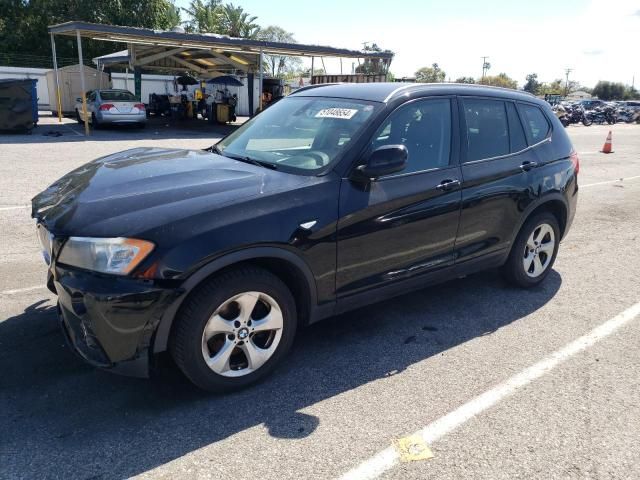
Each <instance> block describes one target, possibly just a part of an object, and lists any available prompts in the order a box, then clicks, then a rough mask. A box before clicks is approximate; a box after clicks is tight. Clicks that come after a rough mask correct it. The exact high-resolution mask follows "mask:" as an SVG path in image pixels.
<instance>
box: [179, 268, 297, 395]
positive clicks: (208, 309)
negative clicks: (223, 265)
mask: <svg viewBox="0 0 640 480" xmlns="http://www.w3.org/2000/svg"><path fill="white" fill-rule="evenodd" d="M296 324H297V319H296V304H295V301H294V299H293V296H292V295H291V292H290V291H289V289H288V288H287V286H286V285H285V284H284V283H283V282H282V280H280V279H279V278H278V277H276V276H275V275H273V274H272V273H270V272H268V271H266V270H263V269H260V268H255V267H242V268H238V269H234V270H230V271H227V272H225V273H223V274H221V275H219V276H217V277H214V278H212V279H211V280H208V281H207V282H206V283H205V284H203V285H202V286H200V287H199V288H198V289H197V290H196V291H195V292H194V293H193V294H192V295H191V297H190V298H189V299H187V300H186V304H185V305H184V306H183V307H182V308H181V310H180V313H179V315H178V317H177V318H176V324H175V326H174V329H173V331H172V337H171V339H170V343H169V348H170V351H171V354H172V355H173V358H174V359H175V361H176V363H177V365H178V367H179V368H180V369H181V370H182V372H183V373H184V374H185V375H186V376H187V377H188V378H189V379H190V380H191V381H192V382H193V383H194V384H195V385H197V386H198V387H200V388H202V389H204V390H208V391H212V392H221V391H229V390H235V389H238V388H242V387H246V386H248V385H250V384H252V383H254V382H256V381H258V380H260V379H262V378H263V377H265V376H266V375H268V374H269V373H270V372H271V371H272V370H273V369H274V368H275V367H276V365H277V364H278V363H279V362H280V360H281V359H282V358H283V357H284V356H285V355H286V353H287V352H288V351H289V349H290V348H291V345H292V343H293V339H294V337H295V333H296Z"/></svg>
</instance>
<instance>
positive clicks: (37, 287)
mask: <svg viewBox="0 0 640 480" xmlns="http://www.w3.org/2000/svg"><path fill="white" fill-rule="evenodd" d="M43 288H47V286H46V285H34V286H33V287H25V288H16V289H15V290H3V291H2V292H0V295H15V294H17V293H24V292H32V291H34V290H41V289H43Z"/></svg>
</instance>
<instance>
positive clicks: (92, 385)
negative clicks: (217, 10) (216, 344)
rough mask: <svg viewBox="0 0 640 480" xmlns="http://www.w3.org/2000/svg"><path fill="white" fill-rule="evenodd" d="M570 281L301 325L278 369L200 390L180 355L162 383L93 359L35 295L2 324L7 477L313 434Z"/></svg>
mask: <svg viewBox="0 0 640 480" xmlns="http://www.w3.org/2000/svg"><path fill="white" fill-rule="evenodd" d="M561 283H562V279H561V277H560V275H559V274H558V273H557V272H555V271H552V272H551V273H550V275H549V277H548V278H547V279H546V281H545V282H544V283H543V284H542V285H540V286H538V287H536V288H533V289H530V290H521V289H514V288H511V287H507V286H505V285H504V283H503V282H502V280H501V278H500V276H499V275H498V274H497V272H495V271H489V272H485V273H481V274H477V275H473V276H470V277H467V278H464V279H461V280H456V281H452V282H448V283H446V284H443V285H439V286H435V287H431V288H429V289H425V290H421V291H417V292H413V293H411V294H407V295H404V296H401V297H399V298H395V299H392V300H388V301H385V302H382V303H379V304H376V305H372V306H368V307H365V308H361V309H359V310H356V311H353V312H350V313H347V314H343V315H340V316H337V317H334V318H331V319H328V320H326V321H323V322H320V323H318V324H315V325H312V326H310V327H308V328H306V329H304V330H302V331H300V332H299V335H298V338H297V340H296V343H295V346H294V349H293V351H292V353H291V354H290V355H289V356H288V357H287V359H286V360H285V362H284V365H283V366H281V367H280V368H279V369H278V370H276V372H275V374H274V375H272V376H270V377H269V378H268V379H266V380H265V381H264V382H262V383H260V384H258V385H255V386H253V387H251V388H248V389H245V390H243V391H240V392H236V393H231V394H226V395H213V394H207V393H204V392H201V391H199V390H198V389H196V388H195V387H193V386H191V384H190V383H189V382H188V381H187V380H185V379H184V377H183V376H182V375H181V374H180V373H179V372H178V371H177V369H176V368H175V366H173V364H172V363H170V362H167V365H166V366H165V368H163V369H161V373H160V375H158V376H157V377H155V378H153V379H151V380H141V379H133V378H126V377H119V376H115V375H111V374H109V373H106V372H102V371H98V370H95V369H93V368H91V367H88V366H86V365H84V364H83V363H82V362H81V361H80V360H79V359H77V358H76V357H75V355H74V354H73V353H72V352H71V351H70V350H69V349H68V348H67V347H66V346H65V345H64V340H63V337H62V334H61V333H60V332H59V330H58V326H57V322H56V314H55V308H54V307H53V305H52V304H51V303H50V302H49V301H47V300H42V301H39V302H36V303H34V304H33V305H31V306H29V307H27V308H26V309H25V311H24V313H22V314H20V315H17V316H15V317H12V318H8V319H6V320H5V321H2V322H0V365H1V368H2V370H1V376H0V392H1V393H2V395H1V396H0V431H2V432H3V433H2V435H0V458H3V459H4V460H3V468H2V469H1V470H0V477H2V476H3V475H8V477H14V476H19V477H22V478H46V477H49V476H55V477H60V478H71V477H74V478H89V477H91V478H99V479H107V478H123V477H130V476H133V475H136V474H139V473H142V472H145V471H147V470H150V469H152V468H154V467H157V466H160V465H162V464H165V463H167V462H169V461H171V460H174V459H176V458H178V457H181V456H183V455H185V454H187V453H189V452H192V451H194V450H196V449H198V448H201V447H204V446H206V445H209V444H211V443H214V442H217V441H220V440H223V439H225V438H227V437H229V436H231V435H234V434H236V433H238V432H241V431H243V430H245V429H248V428H251V427H254V426H256V425H260V424H264V426H265V427H266V428H267V429H268V432H269V434H270V435H272V436H274V437H278V438H288V439H296V438H303V437H307V436H309V435H312V434H313V432H314V430H315V429H316V428H317V427H318V425H319V424H320V422H321V421H322V418H318V417H314V416H311V415H307V414H304V413H301V412H300V410H302V409H304V408H305V407H308V406H310V405H313V404H315V403H317V402H320V401H322V400H325V399H328V398H331V397H333V396H335V395H338V394H340V393H343V392H346V391H348V390H351V389H355V388H358V387H359V386H361V385H364V384H367V383H369V382H372V381H376V380H379V379H384V378H386V377H389V376H391V375H396V374H398V373H400V372H402V371H403V370H404V369H406V368H407V367H409V366H411V365H413V364H415V363H417V362H420V361H422V360H425V359H427V358H429V357H432V356H434V355H438V354H440V353H441V352H444V351H446V350H448V349H451V348H453V347H456V346H457V345H460V344H462V343H464V342H467V341H469V340H471V339H473V338H476V337H479V336H483V335H490V334H491V333H492V332H495V331H496V330H498V329H500V328H502V327H504V326H506V325H509V324H510V323H512V322H516V321H522V320H523V319H524V317H526V316H527V315H529V314H531V313H532V312H534V311H536V310H537V309H539V308H541V307H542V306H544V305H545V304H546V303H547V302H549V301H550V300H551V299H552V298H553V297H554V296H555V294H556V292H557V291H558V289H559V288H560V285H561ZM443 299H446V301H443ZM237 405H245V406H246V407H245V408H236V407H237ZM54 465H55V469H53V470H52V466H54ZM2 470H4V472H5V473H4V474H3V473H2Z"/></svg>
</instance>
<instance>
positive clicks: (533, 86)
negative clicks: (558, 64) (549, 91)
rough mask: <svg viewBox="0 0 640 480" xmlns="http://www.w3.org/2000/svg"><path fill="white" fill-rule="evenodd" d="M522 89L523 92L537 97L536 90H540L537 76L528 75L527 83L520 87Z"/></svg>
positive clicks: (534, 74) (533, 74)
mask: <svg viewBox="0 0 640 480" xmlns="http://www.w3.org/2000/svg"><path fill="white" fill-rule="evenodd" d="M522 89H523V90H524V91H525V92H529V93H532V94H533V95H537V94H538V90H540V82H539V81H538V74H537V73H530V74H529V75H527V83H525V84H524V87H522Z"/></svg>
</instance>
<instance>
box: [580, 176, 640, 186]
mask: <svg viewBox="0 0 640 480" xmlns="http://www.w3.org/2000/svg"><path fill="white" fill-rule="evenodd" d="M636 178H640V175H634V176H633V177H626V178H616V179H615V180H605V181H604V182H596V183H588V184H586V185H580V188H587V187H597V186H598V185H608V184H609V183H617V182H625V181H627V180H634V179H636Z"/></svg>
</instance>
